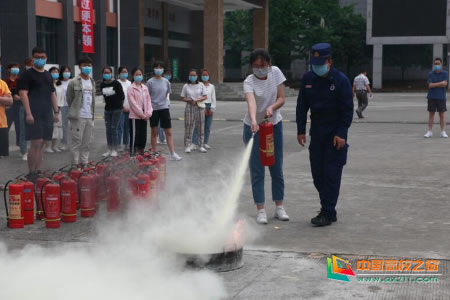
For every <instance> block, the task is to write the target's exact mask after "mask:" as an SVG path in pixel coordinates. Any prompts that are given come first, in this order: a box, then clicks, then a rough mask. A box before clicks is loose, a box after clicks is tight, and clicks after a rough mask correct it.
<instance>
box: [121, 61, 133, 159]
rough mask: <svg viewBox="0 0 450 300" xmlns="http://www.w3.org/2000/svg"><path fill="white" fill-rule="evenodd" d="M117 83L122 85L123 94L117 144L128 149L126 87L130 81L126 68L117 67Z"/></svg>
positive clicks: (122, 148) (128, 131)
mask: <svg viewBox="0 0 450 300" xmlns="http://www.w3.org/2000/svg"><path fill="white" fill-rule="evenodd" d="M119 83H120V84H121V85H122V90H123V93H124V95H125V99H124V100H123V108H122V114H121V115H120V121H119V130H118V132H119V145H120V144H122V146H121V150H125V151H126V150H128V148H129V144H130V126H129V123H130V121H129V120H130V118H129V116H130V104H129V103H128V88H129V87H130V85H131V81H129V80H128V69H127V68H126V67H119Z"/></svg>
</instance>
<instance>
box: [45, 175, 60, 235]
mask: <svg viewBox="0 0 450 300" xmlns="http://www.w3.org/2000/svg"><path fill="white" fill-rule="evenodd" d="M44 190H45V194H44V207H45V227H47V228H59V227H60V226H61V216H60V214H61V198H60V187H59V184H56V183H48V184H46V185H45V187H44Z"/></svg>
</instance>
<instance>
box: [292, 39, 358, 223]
mask: <svg viewBox="0 0 450 300" xmlns="http://www.w3.org/2000/svg"><path fill="white" fill-rule="evenodd" d="M310 57H311V58H310V63H311V66H312V71H310V72H307V73H306V74H305V75H304V76H303V80H302V85H301V87H300V93H299V95H298V99H297V112H296V113H297V140H298V143H299V144H300V145H301V146H302V147H304V146H305V145H306V121H307V113H308V111H311V128H310V130H309V134H310V136H311V142H310V145H309V160H310V163H311V173H312V177H313V180H314V186H315V187H316V189H317V191H318V192H319V198H320V204H321V209H320V212H319V214H318V215H317V216H316V217H315V218H312V219H311V223H312V224H313V225H314V226H317V227H320V226H328V225H331V224H332V223H333V222H336V221H337V217H336V204H337V201H338V197H339V190H340V186H341V177H342V171H343V168H344V165H345V164H346V162H347V152H348V147H349V145H348V143H347V137H348V129H349V128H350V125H351V124H352V120H353V95H352V86H351V84H350V80H349V79H348V78H347V76H345V75H344V74H343V73H342V72H340V71H338V70H337V69H335V68H334V67H333V66H332V60H331V46H330V44H328V43H319V44H315V45H314V46H312V50H311V56H310Z"/></svg>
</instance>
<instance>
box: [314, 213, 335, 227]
mask: <svg viewBox="0 0 450 300" xmlns="http://www.w3.org/2000/svg"><path fill="white" fill-rule="evenodd" d="M333 219H334V220H335V221H333ZM336 221H337V218H336V217H334V218H330V217H328V215H327V214H326V213H325V212H324V211H320V212H319V214H318V215H317V217H315V218H312V219H311V224H313V225H315V226H317V227H322V226H328V225H331V223H332V222H336Z"/></svg>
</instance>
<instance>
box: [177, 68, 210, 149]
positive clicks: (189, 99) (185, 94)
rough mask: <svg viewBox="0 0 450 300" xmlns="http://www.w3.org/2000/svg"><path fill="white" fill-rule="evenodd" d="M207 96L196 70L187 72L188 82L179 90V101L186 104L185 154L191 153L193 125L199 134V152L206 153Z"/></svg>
mask: <svg viewBox="0 0 450 300" xmlns="http://www.w3.org/2000/svg"><path fill="white" fill-rule="evenodd" d="M206 99H208V96H207V95H206V89H205V86H204V85H203V84H202V83H201V82H199V80H198V73H197V70H196V69H192V70H191V71H189V80H188V83H186V84H185V85H184V86H183V89H182V90H181V101H183V102H186V108H185V110H184V146H185V147H186V150H185V152H186V153H191V151H192V144H191V141H192V130H193V127H194V125H195V127H196V128H197V131H198V133H199V146H200V148H199V151H200V152H201V153H206V152H208V150H206V149H205V148H204V147H203V123H204V122H205V112H204V111H205V103H203V102H204V101H205V100H206Z"/></svg>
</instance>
